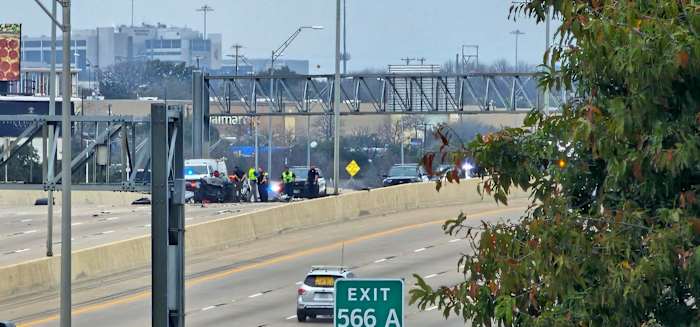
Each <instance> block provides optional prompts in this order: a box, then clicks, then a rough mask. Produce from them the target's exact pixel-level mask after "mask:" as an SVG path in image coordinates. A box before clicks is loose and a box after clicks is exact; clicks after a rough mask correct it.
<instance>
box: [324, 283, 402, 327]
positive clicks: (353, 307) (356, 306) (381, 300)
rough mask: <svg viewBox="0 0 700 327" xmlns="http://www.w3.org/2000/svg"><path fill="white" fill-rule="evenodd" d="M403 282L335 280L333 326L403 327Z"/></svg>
mask: <svg viewBox="0 0 700 327" xmlns="http://www.w3.org/2000/svg"><path fill="white" fill-rule="evenodd" d="M403 304H404V295H403V280H400V279H338V280H336V282H335V308H334V309H333V313H334V315H333V316H334V317H333V324H334V326H335V327H403V326H404V321H403V309H404V308H403Z"/></svg>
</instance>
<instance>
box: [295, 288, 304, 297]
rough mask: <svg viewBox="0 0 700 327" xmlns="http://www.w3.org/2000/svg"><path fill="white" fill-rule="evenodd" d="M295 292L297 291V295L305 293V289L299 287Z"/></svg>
mask: <svg viewBox="0 0 700 327" xmlns="http://www.w3.org/2000/svg"><path fill="white" fill-rule="evenodd" d="M297 293H298V294H299V295H304V293H306V290H305V289H303V288H299V289H298V290H297Z"/></svg>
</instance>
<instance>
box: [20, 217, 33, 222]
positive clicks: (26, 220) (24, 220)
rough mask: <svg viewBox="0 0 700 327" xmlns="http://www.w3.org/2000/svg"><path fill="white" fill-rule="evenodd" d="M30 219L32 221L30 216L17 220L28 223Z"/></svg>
mask: <svg viewBox="0 0 700 327" xmlns="http://www.w3.org/2000/svg"><path fill="white" fill-rule="evenodd" d="M30 221H32V219H31V218H27V219H22V220H20V221H19V222H20V223H28V222H30Z"/></svg>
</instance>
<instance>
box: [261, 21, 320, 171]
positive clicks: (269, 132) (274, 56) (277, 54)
mask: <svg viewBox="0 0 700 327" xmlns="http://www.w3.org/2000/svg"><path fill="white" fill-rule="evenodd" d="M323 28H324V27H323V26H317V25H314V26H307V25H304V26H299V28H297V30H296V31H294V33H292V35H290V36H289V37H288V38H287V40H285V41H284V42H282V45H280V46H279V47H278V48H277V49H275V50H272V56H270V104H269V108H270V110H272V106H273V105H274V101H275V80H274V78H273V76H274V74H275V61H276V60H277V59H278V58H279V57H280V56H282V54H284V51H285V50H287V48H289V46H290V45H291V44H292V42H294V40H295V39H296V38H297V37H298V36H299V34H301V32H302V31H303V30H307V29H310V30H322V29H323ZM267 147H268V149H267V171H268V174H269V175H270V176H272V116H268V117H267ZM256 153H257V149H256Z"/></svg>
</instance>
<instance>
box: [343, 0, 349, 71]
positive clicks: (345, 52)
mask: <svg viewBox="0 0 700 327" xmlns="http://www.w3.org/2000/svg"><path fill="white" fill-rule="evenodd" d="M347 12H348V6H347V0H343V74H347V73H348V21H347Z"/></svg>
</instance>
